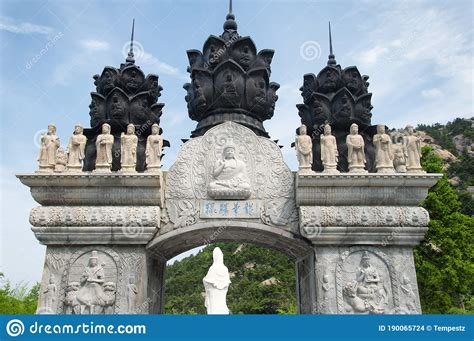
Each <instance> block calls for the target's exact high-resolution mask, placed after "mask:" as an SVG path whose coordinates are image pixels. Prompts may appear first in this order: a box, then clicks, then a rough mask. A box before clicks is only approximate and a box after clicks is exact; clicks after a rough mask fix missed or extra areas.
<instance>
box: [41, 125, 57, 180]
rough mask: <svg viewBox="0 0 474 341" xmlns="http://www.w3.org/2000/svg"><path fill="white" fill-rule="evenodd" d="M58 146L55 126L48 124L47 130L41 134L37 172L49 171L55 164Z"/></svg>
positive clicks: (51, 170)
mask: <svg viewBox="0 0 474 341" xmlns="http://www.w3.org/2000/svg"><path fill="white" fill-rule="evenodd" d="M59 146H60V142H59V137H58V136H57V135H56V126H55V125H54V124H50V125H48V132H47V133H46V134H45V135H43V136H41V147H40V152H39V157H38V164H39V169H38V170H37V172H38V173H51V172H53V171H54V166H55V165H56V151H57V150H58V148H59Z"/></svg>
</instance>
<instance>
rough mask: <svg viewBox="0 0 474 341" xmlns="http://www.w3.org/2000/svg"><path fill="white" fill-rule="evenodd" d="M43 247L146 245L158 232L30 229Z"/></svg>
mask: <svg viewBox="0 0 474 341" xmlns="http://www.w3.org/2000/svg"><path fill="white" fill-rule="evenodd" d="M31 230H32V231H33V233H34V234H35V236H36V239H38V240H39V242H40V243H41V244H44V245H88V244H125V245H131V244H133V245H136V244H142V245H143V244H147V243H148V242H149V241H150V240H151V239H152V238H153V236H154V235H155V233H156V231H157V230H158V229H157V228H156V227H150V226H87V227H86V226H53V227H36V226H34V227H32V228H31Z"/></svg>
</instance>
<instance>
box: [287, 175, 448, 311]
mask: <svg viewBox="0 0 474 341" xmlns="http://www.w3.org/2000/svg"><path fill="white" fill-rule="evenodd" d="M440 176H441V175H439V174H391V175H381V174H347V173H346V174H315V175H297V181H296V202H297V205H298V207H299V213H300V217H299V219H300V232H301V234H302V235H303V236H304V237H306V238H307V239H308V240H310V241H311V243H312V244H313V247H314V252H315V259H316V262H315V271H314V281H315V283H316V285H315V286H316V291H315V296H316V298H317V307H316V310H315V311H314V312H315V313H319V314H357V313H360V314H419V313H421V307H420V302H419V295H418V288H417V282H416V273H415V265H414V261H413V252H412V248H413V246H415V245H417V244H418V243H419V242H420V241H421V240H422V239H423V238H424V235H425V233H426V231H427V229H428V227H427V226H428V221H429V216H428V212H427V211H426V210H425V209H423V208H421V207H418V206H417V205H418V204H419V203H420V202H421V201H422V200H423V199H424V198H425V197H426V195H427V191H428V189H429V188H430V187H431V186H433V185H434V184H435V183H436V181H437V180H438V178H439V177H440Z"/></svg>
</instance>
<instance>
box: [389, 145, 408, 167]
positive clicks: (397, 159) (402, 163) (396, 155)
mask: <svg viewBox="0 0 474 341" xmlns="http://www.w3.org/2000/svg"><path fill="white" fill-rule="evenodd" d="M392 147H393V148H392V149H393V167H395V171H396V172H397V173H406V172H407V166H406V164H407V159H406V157H405V151H404V147H403V145H402V144H398V143H397V144H395V145H392Z"/></svg>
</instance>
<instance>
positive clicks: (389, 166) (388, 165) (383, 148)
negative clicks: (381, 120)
mask: <svg viewBox="0 0 474 341" xmlns="http://www.w3.org/2000/svg"><path fill="white" fill-rule="evenodd" d="M373 142H374V145H375V168H376V169H377V173H394V172H395V170H394V168H393V150H392V141H391V140H390V136H389V135H388V134H386V133H385V125H383V124H378V125H377V134H375V135H374V139H373Z"/></svg>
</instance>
